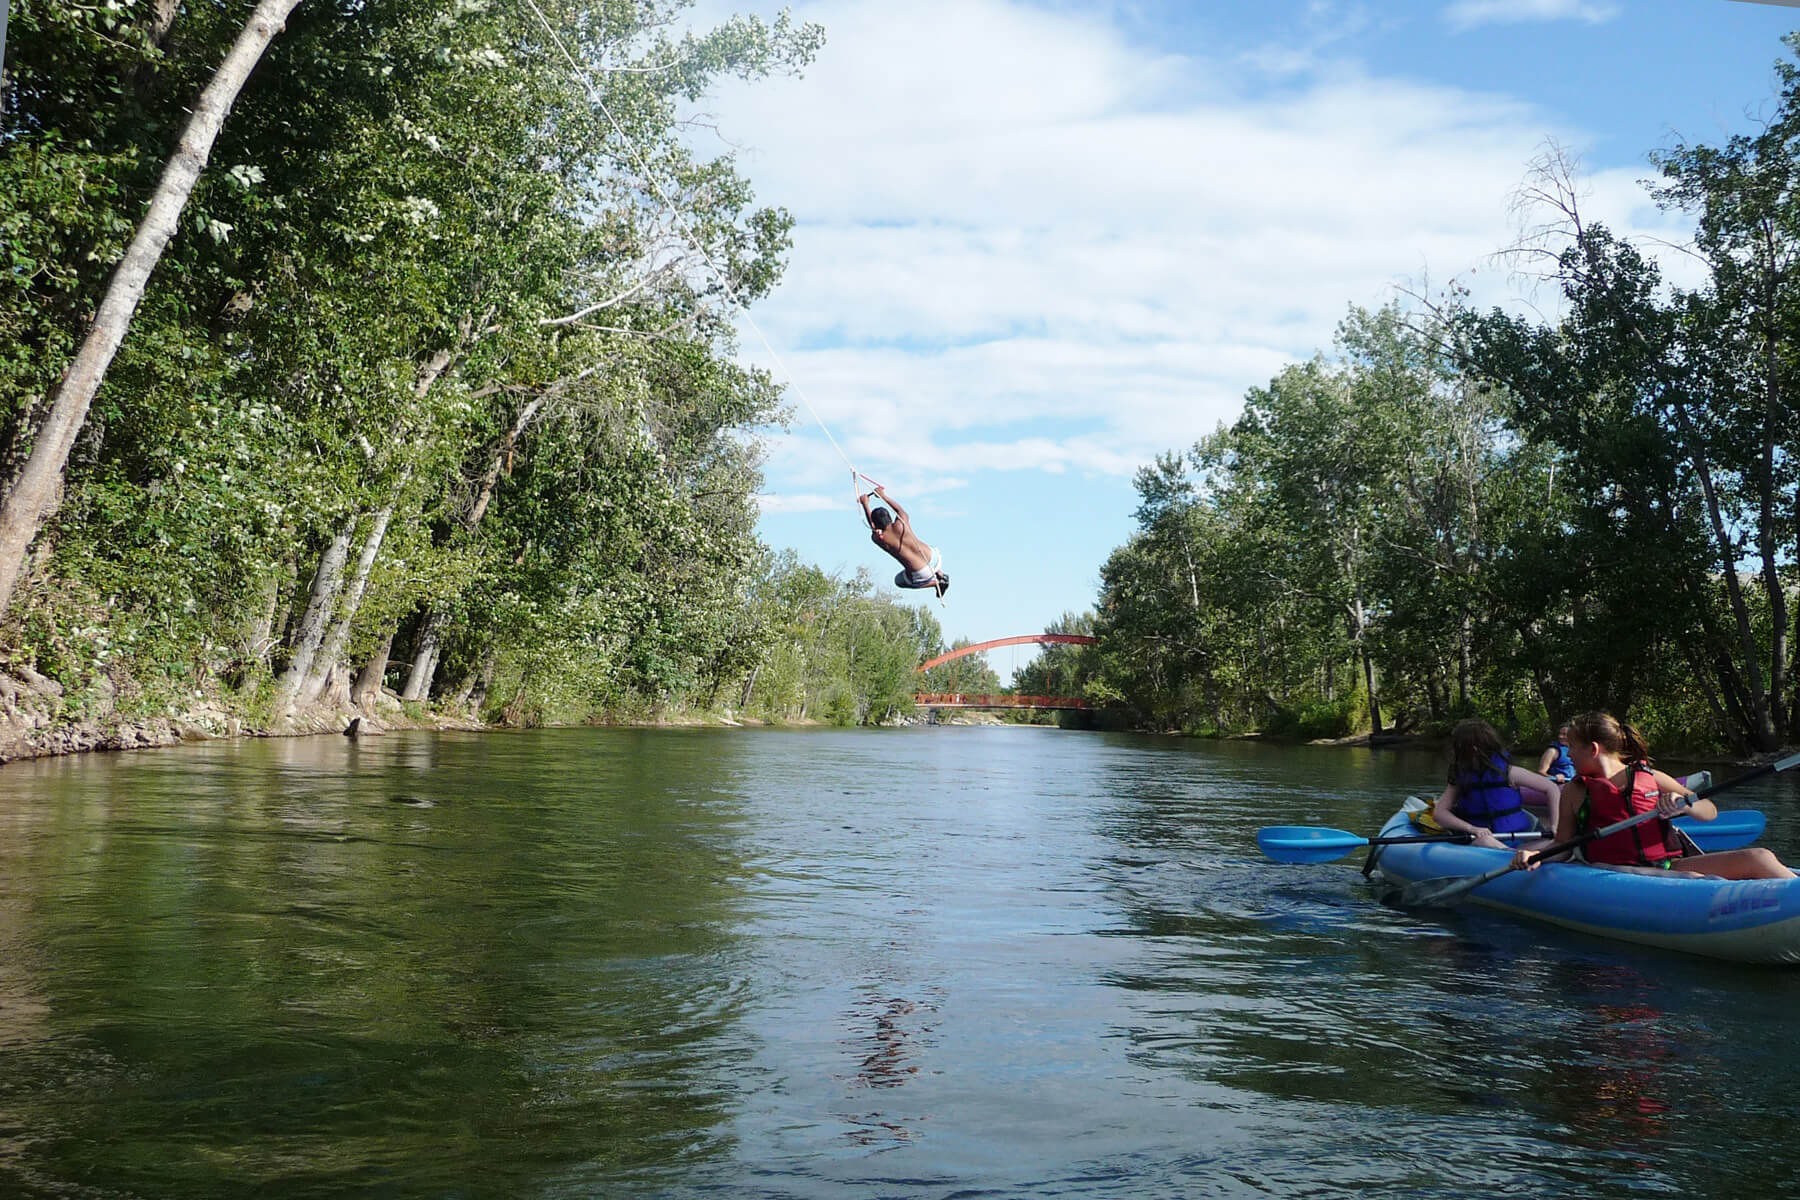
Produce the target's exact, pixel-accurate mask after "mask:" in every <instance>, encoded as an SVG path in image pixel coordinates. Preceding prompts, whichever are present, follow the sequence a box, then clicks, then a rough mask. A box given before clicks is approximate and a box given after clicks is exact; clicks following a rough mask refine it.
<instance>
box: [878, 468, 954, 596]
mask: <svg viewBox="0 0 1800 1200" xmlns="http://www.w3.org/2000/svg"><path fill="white" fill-rule="evenodd" d="M870 496H880V497H881V498H882V500H883V501H885V502H886V503H888V504H891V505H893V508H894V511H893V512H891V513H890V512H889V511H888V510H887V509H885V508H881V507H880V506H877V507H876V508H875V509H874V510H873V511H871V510H870V508H869V497H870ZM857 499H858V500H860V501H862V508H863V517H864V519H865V520H867V521H868V522H869V538H870V540H871V541H873V542H874V543H875V544H876V545H877V546H880V547H881V548H882V549H883V550H886V551H887V552H888V553H889V554H891V555H893V556H894V561H896V562H898V563H899V564H900V565H901V567H903V568H904V570H902V571H901V572H900V573H899V574H898V575H896V576H894V586H895V587H903V588H933V589H935V590H936V592H937V594H938V595H939V596H940V597H941V596H943V594H944V593H945V592H947V591H949V590H950V576H949V575H947V574H945V573H944V570H943V565H944V560H943V556H942V555H940V554H939V553H938V552H937V551H936V550H934V549H933V548H932V547H930V546H927V545H926V544H925V543H924V542H922V541H920V540H919V535H918V534H916V533H914V532H913V528H912V521H910V520H909V519H908V518H907V516H906V510H905V509H904V508H901V507H900V506H899V505H898V504H895V503H894V501H893V499H892V498H890V497H889V496H888V494H887V491H886V490H885V489H884V488H882V487H881V486H880V485H879V484H877V485H876V487H875V490H874V491H872V492H864V493H863V494H862V495H860V496H858V497H857Z"/></svg>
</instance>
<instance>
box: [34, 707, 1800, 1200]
mask: <svg viewBox="0 0 1800 1200" xmlns="http://www.w3.org/2000/svg"><path fill="white" fill-rule="evenodd" d="M1441 769H1442V768H1441V766H1440V765H1439V763H1438V761H1437V760H1436V758H1435V757H1433V756H1430V755H1422V754H1417V753H1393V752H1373V753H1372V752H1369V751H1366V750H1345V749H1333V748H1325V747H1298V748H1296V747H1271V746H1262V745H1254V744H1224V745H1219V744H1211V743H1198V742H1188V741H1179V740H1172V739H1153V738H1140V737H1129V736H1122V735H1100V734H1081V733H1066V732H1060V731H1055V730H1046V729H1028V728H936V729H917V730H903V731H859V732H842V731H816V732H814V731H803V732H792V731H766V730H655V731H643V730H592V729H581V730H550V731H540V732H531V733H518V734H480V735H462V734H394V735H389V736H386V737H380V738H372V739H365V740H363V741H360V742H351V741H349V740H347V739H343V738H330V737H324V738H302V739H286V740H278V741H247V742H233V743H214V744H210V745H202V746H190V747H181V748H178V749H175V750H169V751H156V752H143V753H137V754H129V755H117V756H90V757H88V758H85V759H81V760H63V761H49V762H40V763H20V764H14V765H11V766H8V767H6V768H5V770H4V772H3V773H0V1196H13V1195H25V1196H83V1197H87V1196H92V1197H164V1196H181V1197H207V1196H218V1197H241V1196H250V1195H255V1196H259V1197H260V1196H266V1197H288V1196H309V1197H310V1196H360V1195H383V1196H443V1197H488V1196H494V1197H514V1196H521V1197H578V1196H605V1197H613V1196H632V1195H642V1196H696V1195H717V1196H729V1197H740V1196H743V1197H841V1196H857V1197H863V1196H884V1197H908V1198H910V1197H933V1198H945V1200H948V1198H952V1197H1039V1196H1075V1197H1096V1196H1120V1197H1125V1196H1130V1197H1138V1196H1212V1195H1219V1196H1240V1195H1242V1196H1252V1195H1276V1196H1300V1195H1304V1196H1350V1195H1362V1194H1366V1193H1380V1194H1383V1195H1388V1196H1435V1195H1444V1196H1449V1195H1464V1194H1468V1193H1471V1192H1480V1193H1485V1194H1495V1195H1531V1196H1611V1195H1634V1196H1635V1195H1644V1194H1660V1193H1668V1194H1679V1193H1688V1194H1698V1195H1763V1194H1775V1195H1780V1194H1794V1193H1795V1192H1796V1190H1800V1154H1796V1153H1795V1151H1794V1150H1792V1149H1790V1147H1792V1146H1794V1145H1795V1144H1796V1140H1797V1135H1796V1132H1795V1130H1796V1128H1797V1126H1796V1118H1797V1117H1800V1103H1797V1102H1796V1100H1795V1087H1794V1084H1793V1082H1792V1076H1793V1074H1794V1072H1795V1069H1796V1067H1797V1066H1800V1053H1796V1051H1795V1049H1794V1048H1793V1045H1792V1042H1791V1040H1790V1030H1791V1029H1792V1028H1793V1012H1794V1008H1795V1002H1796V1000H1800V972H1794V971H1785V972H1784V971H1780V970H1772V969H1764V968H1746V967H1734V966H1729V965H1724V964H1717V963H1712V962H1708V961H1705V960H1699V959H1691V958H1685V957H1681V956H1675V955H1667V954H1658V953H1652V952H1649V951H1644V950H1638V949H1634V948H1632V947H1629V946H1625V945H1621V944H1616V943H1611V942H1607V941H1602V940H1598V939H1591V938H1586V937H1581V936H1578V935H1573V934H1566V933H1560V932H1557V931H1553V930H1548V929H1544V928H1540V927H1536V926H1531V925H1526V924H1521V923H1516V922H1513V921H1510V920H1507V919H1504V918H1501V917H1498V916H1495V915H1491V914H1484V913H1482V912H1481V911H1479V910H1470V909H1457V910H1453V911H1447V912H1441V913H1419V912H1413V913H1407V912H1398V911H1394V910H1391V909H1388V908H1384V907H1382V906H1381V905H1380V904H1378V903H1376V902H1375V901H1374V899H1373V898H1372V896H1371V893H1370V892H1369V890H1368V889H1367V888H1366V887H1364V886H1363V885H1362V882H1361V877H1360V875H1359V874H1358V872H1357V867H1358V866H1359V864H1360V855H1351V856H1347V857H1346V858H1344V859H1343V860H1342V861H1341V862H1337V863H1330V864H1324V865H1318V866H1282V865H1277V864H1273V863H1270V862H1268V861H1267V860H1265V859H1264V858H1263V857H1262V856H1261V855H1260V854H1259V853H1258V851H1257V849H1256V846H1255V842H1254V833H1255V830H1256V827H1257V826H1259V825H1265V824H1321V825H1329V826H1336V827H1341V828H1345V829H1351V830H1356V831H1360V832H1372V831H1374V830H1375V829H1376V828H1377V827H1378V826H1379V825H1380V823H1381V821H1382V819H1383V818H1384V817H1385V816H1386V815H1388V814H1389V813H1390V812H1391V811H1392V810H1393V809H1394V807H1395V806H1396V805H1397V804H1398V802H1399V800H1400V799H1401V798H1402V797H1403V796H1404V795H1405V794H1406V793H1407V792H1409V791H1417V792H1424V791H1433V790H1435V789H1436V787H1437V786H1439V785H1438V780H1440V779H1441ZM1795 801H1796V792H1795V788H1794V786H1793V784H1792V783H1791V782H1790V781H1788V780H1787V779H1786V777H1779V778H1778V779H1777V780H1776V781H1774V782H1772V783H1767V784H1764V785H1760V786H1751V787H1747V788H1745V789H1743V790H1742V791H1741V792H1740V793H1739V794H1737V795H1736V796H1735V797H1731V798H1726V797H1722V798H1721V803H1722V804H1725V805H1727V806H1739V807H1745V806H1758V807H1762V808H1764V809H1765V810H1766V811H1768V812H1769V815H1770V837H1769V839H1768V843H1769V844H1770V845H1772V846H1773V847H1774V848H1775V849H1776V850H1777V852H1778V853H1782V854H1784V855H1785V856H1786V857H1788V858H1789V859H1790V860H1792V859H1793V858H1794V857H1796V854H1797V852H1800V836H1797V835H1800V823H1797V822H1796V820H1795V817H1794V814H1795V812H1796V810H1797V809H1800V805H1797V804H1796V803H1795Z"/></svg>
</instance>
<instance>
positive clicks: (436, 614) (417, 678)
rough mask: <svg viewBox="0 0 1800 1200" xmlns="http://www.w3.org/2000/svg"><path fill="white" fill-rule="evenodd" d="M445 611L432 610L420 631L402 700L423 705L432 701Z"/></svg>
mask: <svg viewBox="0 0 1800 1200" xmlns="http://www.w3.org/2000/svg"><path fill="white" fill-rule="evenodd" d="M444 625H445V619H444V611H443V609H440V608H434V609H432V610H431V614H430V615H429V616H427V617H426V618H425V624H424V625H423V626H421V627H420V629H419V644H418V646H417V648H416V649H414V651H413V661H412V670H410V671H408V672H407V675H406V686H405V687H404V688H402V689H401V691H400V698H401V699H402V700H416V701H418V702H419V703H421V704H423V703H425V702H426V701H428V700H430V699H431V677H432V675H433V674H434V673H436V671H437V664H438V651H439V649H440V648H441V646H442V644H443V636H444Z"/></svg>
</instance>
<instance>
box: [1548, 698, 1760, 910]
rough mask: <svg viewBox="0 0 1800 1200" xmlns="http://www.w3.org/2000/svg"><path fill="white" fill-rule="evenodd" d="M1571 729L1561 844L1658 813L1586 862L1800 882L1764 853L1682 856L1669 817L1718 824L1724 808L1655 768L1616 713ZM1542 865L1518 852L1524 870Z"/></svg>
mask: <svg viewBox="0 0 1800 1200" xmlns="http://www.w3.org/2000/svg"><path fill="white" fill-rule="evenodd" d="M1569 725H1570V734H1571V736H1570V739H1569V757H1570V758H1571V759H1572V760H1573V761H1574V763H1575V778H1574V779H1572V780H1570V781H1569V782H1568V783H1566V784H1564V785H1563V790H1562V803H1561V808H1560V812H1561V820H1560V821H1559V822H1558V824H1557V828H1556V840H1557V841H1559V842H1565V841H1568V840H1570V839H1572V838H1577V837H1580V836H1581V835H1582V834H1584V833H1586V832H1587V831H1588V830H1590V829H1600V828H1604V827H1605V826H1607V825H1612V824H1616V823H1617V822H1619V821H1623V820H1624V819H1625V818H1627V817H1632V816H1636V815H1637V814H1639V813H1644V812H1650V811H1652V810H1654V811H1655V812H1656V813H1657V816H1656V818H1655V819H1654V820H1650V821H1645V822H1644V823H1643V824H1641V825H1634V826H1632V827H1631V828H1630V829H1621V830H1620V831H1619V832H1618V833H1614V834H1609V835H1608V836H1606V837H1603V838H1598V839H1596V840H1594V841H1591V842H1589V843H1588V844H1587V845H1586V846H1585V847H1584V848H1583V851H1582V853H1583V855H1584V857H1586V859H1587V861H1588V862H1590V863H1592V864H1594V865H1596V866H1610V867H1622V868H1625V869H1628V870H1630V869H1640V870H1641V869H1650V870H1663V871H1678V872H1692V873H1694V874H1697V875H1711V876H1714V877H1716V878H1719V879H1792V878H1794V872H1792V871H1790V870H1788V869H1787V867H1785V866H1783V865H1782V862H1781V860H1780V859H1778V858H1776V857H1775V855H1774V854H1772V853H1771V852H1770V851H1768V850H1766V849H1764V848H1763V847H1761V846H1747V847H1745V848H1743V849H1741V850H1715V851H1713V852H1712V853H1711V854H1683V853H1682V846H1681V839H1680V838H1679V837H1678V836H1677V832H1676V829H1675V826H1673V825H1671V824H1670V823H1669V818H1670V817H1673V816H1677V815H1680V814H1682V813H1683V812H1684V811H1685V814H1686V815H1687V816H1690V817H1693V818H1694V819H1695V820H1698V821H1711V820H1713V819H1714V818H1715V817H1717V816H1718V815H1719V809H1718V806H1716V805H1715V804H1713V802H1712V801H1711V800H1702V799H1699V798H1697V797H1695V795H1694V793H1693V790H1692V789H1690V788H1689V787H1688V786H1687V785H1686V784H1685V783H1682V782H1681V781H1680V780H1678V779H1675V778H1673V777H1671V776H1669V775H1665V774H1664V773H1663V772H1661V771H1658V770H1656V769H1655V768H1654V767H1652V766H1651V765H1650V747H1649V745H1648V743H1646V742H1645V741H1644V735H1643V734H1641V733H1639V732H1638V731H1637V730H1635V729H1633V728H1632V727H1631V726H1630V725H1628V724H1626V723H1625V722H1623V721H1620V720H1618V719H1617V718H1615V717H1614V716H1613V715H1612V714H1611V713H1605V712H1591V713H1585V714H1583V715H1582V716H1579V717H1576V718H1575V720H1573V721H1571V722H1570V723H1569ZM1538 862H1539V860H1538V858H1537V855H1536V852H1535V851H1534V850H1521V851H1520V852H1519V855H1518V865H1519V866H1521V867H1523V868H1525V869H1527V870H1535V869H1536V868H1537V866H1538Z"/></svg>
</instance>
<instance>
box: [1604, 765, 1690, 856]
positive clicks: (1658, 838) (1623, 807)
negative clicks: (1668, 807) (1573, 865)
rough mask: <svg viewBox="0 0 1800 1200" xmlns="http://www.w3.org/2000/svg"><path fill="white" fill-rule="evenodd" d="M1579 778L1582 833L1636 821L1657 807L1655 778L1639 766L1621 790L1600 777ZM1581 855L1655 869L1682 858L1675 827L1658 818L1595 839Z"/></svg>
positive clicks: (1631, 771)
mask: <svg viewBox="0 0 1800 1200" xmlns="http://www.w3.org/2000/svg"><path fill="white" fill-rule="evenodd" d="M1579 778H1580V779H1581V786H1582V787H1584V788H1586V789H1587V802H1586V803H1584V804H1583V805H1582V806H1581V813H1580V822H1579V825H1580V832H1582V833H1586V832H1587V831H1588V830H1590V829H1600V828H1603V827H1605V826H1607V825H1611V824H1614V823H1615V822H1618V821H1623V820H1624V819H1625V818H1626V817H1635V816H1637V815H1638V814H1639V813H1642V812H1649V811H1651V810H1652V809H1654V808H1655V807H1656V798H1657V794H1658V793H1657V787H1656V776H1654V775H1652V774H1651V773H1650V772H1649V770H1648V769H1647V768H1645V766H1644V765H1643V764H1642V763H1632V764H1631V770H1630V772H1629V773H1628V774H1627V775H1626V777H1625V787H1624V788H1623V789H1620V788H1619V787H1618V786H1617V785H1616V784H1614V783H1613V781H1612V780H1610V779H1604V778H1601V777H1599V776H1594V775H1582V776H1580V777H1579ZM1582 853H1584V854H1585V855H1586V856H1587V860H1588V861H1589V862H1592V863H1612V864H1614V865H1615V866H1627V867H1629V866H1644V867H1654V866H1660V865H1661V864H1662V863H1663V862H1665V861H1668V860H1672V859H1677V858H1680V857H1681V838H1680V836H1679V835H1678V834H1677V833H1676V832H1675V826H1673V825H1671V824H1670V823H1669V822H1667V821H1665V820H1663V819H1662V818H1661V817H1657V818H1656V819H1655V820H1652V821H1645V822H1644V823H1643V824H1642V825H1633V826H1632V827H1631V828H1630V829H1621V830H1620V831H1619V832H1617V833H1613V834H1608V835H1607V836H1606V837H1603V838H1596V839H1594V840H1593V841H1591V842H1589V843H1588V844H1587V846H1586V847H1585V848H1584V849H1583V851H1582Z"/></svg>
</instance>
